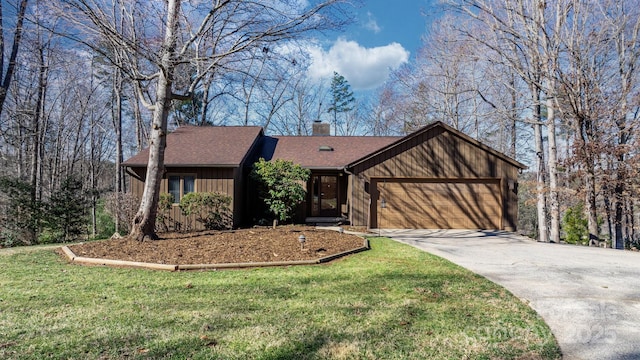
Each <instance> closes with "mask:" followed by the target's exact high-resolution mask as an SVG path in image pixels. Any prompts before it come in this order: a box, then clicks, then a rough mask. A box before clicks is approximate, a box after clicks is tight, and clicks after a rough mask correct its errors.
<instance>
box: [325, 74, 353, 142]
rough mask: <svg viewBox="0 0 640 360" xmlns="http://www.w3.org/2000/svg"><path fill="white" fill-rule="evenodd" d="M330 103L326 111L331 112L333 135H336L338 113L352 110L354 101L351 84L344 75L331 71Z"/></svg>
mask: <svg viewBox="0 0 640 360" xmlns="http://www.w3.org/2000/svg"><path fill="white" fill-rule="evenodd" d="M330 91H331V104H330V106H329V109H327V112H329V113H333V128H334V135H338V113H345V112H348V111H351V110H353V106H352V104H353V103H354V102H355V101H356V99H355V98H354V97H353V91H351V86H350V85H349V82H348V81H347V79H345V78H344V76H342V75H340V74H338V73H337V72H335V71H334V72H333V79H332V80H331V90H330Z"/></svg>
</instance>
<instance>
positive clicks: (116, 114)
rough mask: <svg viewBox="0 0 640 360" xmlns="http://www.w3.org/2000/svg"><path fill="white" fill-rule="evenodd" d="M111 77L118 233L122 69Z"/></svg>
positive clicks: (118, 232)
mask: <svg viewBox="0 0 640 360" xmlns="http://www.w3.org/2000/svg"><path fill="white" fill-rule="evenodd" d="M113 70H114V74H113V75H114V77H113V97H114V102H115V109H113V115H112V118H113V130H114V132H115V135H116V161H115V185H116V186H115V192H116V204H117V206H116V216H115V224H114V225H115V228H116V230H115V234H114V235H116V236H118V237H119V235H120V197H121V196H120V194H121V193H122V178H123V177H122V166H121V164H122V82H123V80H122V71H121V70H120V69H119V68H117V67H115V66H114V68H113Z"/></svg>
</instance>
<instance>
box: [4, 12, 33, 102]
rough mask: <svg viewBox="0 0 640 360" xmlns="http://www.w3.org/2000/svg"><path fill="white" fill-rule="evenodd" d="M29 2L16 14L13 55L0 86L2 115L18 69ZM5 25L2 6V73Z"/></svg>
mask: <svg viewBox="0 0 640 360" xmlns="http://www.w3.org/2000/svg"><path fill="white" fill-rule="evenodd" d="M27 3H28V1H27V0H22V1H20V6H19V8H18V13H17V14H16V29H15V31H14V33H13V44H12V46H11V54H10V55H9V63H8V64H7V71H6V72H5V74H4V78H3V79H2V84H0V115H1V114H2V109H3V108H4V102H5V100H6V99H7V93H8V92H9V86H10V85H11V80H12V79H13V73H14V72H15V68H16V58H17V57H18V49H19V48H20V40H21V39H22V32H23V31H22V30H23V27H22V26H23V23H24V15H25V13H26V11H27ZM4 50H5V49H4V24H3V23H2V5H1V4H0V72H1V71H3V70H4V66H5V65H4Z"/></svg>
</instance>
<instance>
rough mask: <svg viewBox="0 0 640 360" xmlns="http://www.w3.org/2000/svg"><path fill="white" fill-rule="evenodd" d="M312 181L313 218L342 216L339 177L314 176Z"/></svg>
mask: <svg viewBox="0 0 640 360" xmlns="http://www.w3.org/2000/svg"><path fill="white" fill-rule="evenodd" d="M312 180H313V184H312V186H311V188H312V189H313V190H312V192H313V194H312V196H313V199H312V202H311V216H340V209H339V204H340V203H339V202H338V194H339V191H338V177H337V176H331V175H314V176H313V179H312Z"/></svg>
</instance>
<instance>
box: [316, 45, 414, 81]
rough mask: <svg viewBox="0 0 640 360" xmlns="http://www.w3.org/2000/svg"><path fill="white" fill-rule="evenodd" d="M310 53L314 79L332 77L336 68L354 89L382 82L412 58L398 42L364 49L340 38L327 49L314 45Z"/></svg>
mask: <svg viewBox="0 0 640 360" xmlns="http://www.w3.org/2000/svg"><path fill="white" fill-rule="evenodd" d="M309 52H310V54H311V62H312V63H311V66H310V68H309V75H310V76H311V77H312V78H315V79H324V78H330V77H331V76H332V75H333V72H334V71H336V72H338V73H340V74H341V75H342V76H344V77H345V78H346V79H347V81H349V84H350V85H351V87H352V88H353V89H355V90H366V89H373V88H375V87H377V86H379V85H382V83H384V82H385V80H387V78H388V77H389V73H390V72H391V70H395V69H397V68H398V67H400V65H402V64H404V63H406V62H407V61H408V60H409V51H407V50H405V48H403V47H402V45H400V44H398V43H395V42H394V43H391V44H389V45H386V46H379V47H374V48H365V47H363V46H361V45H360V44H358V43H357V42H355V41H348V40H345V39H338V40H337V41H336V42H335V43H334V44H333V46H332V47H331V48H330V49H329V50H328V51H325V50H324V49H322V48H320V47H313V48H311V49H310V50H309Z"/></svg>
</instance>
